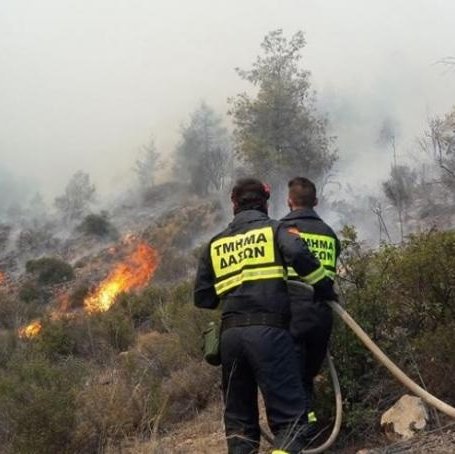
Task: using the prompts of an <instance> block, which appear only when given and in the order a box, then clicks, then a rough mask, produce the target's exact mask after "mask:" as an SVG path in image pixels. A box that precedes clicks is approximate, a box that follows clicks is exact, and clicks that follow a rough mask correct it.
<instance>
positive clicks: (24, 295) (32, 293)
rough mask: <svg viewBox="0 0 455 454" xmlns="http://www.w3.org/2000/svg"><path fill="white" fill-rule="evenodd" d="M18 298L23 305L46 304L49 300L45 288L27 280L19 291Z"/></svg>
mask: <svg viewBox="0 0 455 454" xmlns="http://www.w3.org/2000/svg"><path fill="white" fill-rule="evenodd" d="M19 298H20V299H21V301H23V302H24V303H37V304H46V303H47V302H48V301H49V299H50V295H49V292H48V291H47V290H46V289H45V288H43V287H41V286H40V285H38V284H37V283H36V282H34V281H33V280H29V281H26V282H24V283H23V284H22V286H21V288H20V289H19Z"/></svg>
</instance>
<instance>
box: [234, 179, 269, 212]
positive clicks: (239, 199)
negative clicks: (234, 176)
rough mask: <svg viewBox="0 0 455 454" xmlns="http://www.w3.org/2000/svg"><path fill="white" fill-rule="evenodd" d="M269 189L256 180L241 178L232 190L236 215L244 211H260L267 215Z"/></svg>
mask: <svg viewBox="0 0 455 454" xmlns="http://www.w3.org/2000/svg"><path fill="white" fill-rule="evenodd" d="M269 197H270V192H269V189H268V187H267V186H266V185H265V184H264V183H262V182H261V181H260V180H257V179H256V178H240V179H239V180H237V182H236V183H235V186H234V187H233V189H232V193H231V200H232V203H233V204H234V214H237V213H240V211H244V210H259V211H262V212H263V213H265V214H267V200H268V199H269Z"/></svg>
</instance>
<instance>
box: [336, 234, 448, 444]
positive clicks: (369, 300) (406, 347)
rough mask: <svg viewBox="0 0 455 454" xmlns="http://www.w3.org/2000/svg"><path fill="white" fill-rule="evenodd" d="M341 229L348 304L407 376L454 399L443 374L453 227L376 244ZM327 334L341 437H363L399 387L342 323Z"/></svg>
mask: <svg viewBox="0 0 455 454" xmlns="http://www.w3.org/2000/svg"><path fill="white" fill-rule="evenodd" d="M344 234H345V238H344V240H343V243H344V252H343V255H342V260H341V264H342V272H341V273H340V274H341V279H339V283H340V289H341V294H342V295H343V296H344V300H345V301H346V308H347V310H348V312H349V313H350V314H351V315H352V316H353V318H354V319H355V320H356V321H357V322H358V323H359V324H360V325H361V326H362V327H363V328H364V329H365V331H366V332H367V333H368V334H369V335H370V337H372V338H373V340H374V341H375V342H376V343H378V345H379V346H380V347H381V349H383V350H384V352H385V353H386V354H388V355H389V356H390V357H391V359H392V360H393V361H395V362H396V363H397V364H398V365H399V366H400V367H401V368H402V369H403V370H404V371H405V372H406V373H407V374H408V375H410V376H411V378H413V379H415V380H417V381H418V382H420V381H421V380H423V382H424V383H425V384H427V385H431V388H430V389H429V391H430V392H431V391H432V390H434V392H436V393H437V394H439V393H443V394H444V396H445V397H446V398H447V399H448V400H449V401H453V400H455V391H454V390H455V387H454V386H453V385H454V383H453V381H451V380H450V378H447V376H448V371H449V370H451V369H450V367H452V368H453V367H455V363H453V361H452V360H451V358H452V356H453V355H451V352H453V351H455V338H454V337H453V336H450V334H448V333H450V332H453V327H454V324H455V292H454V289H455V232H437V231H433V232H428V233H423V234H419V235H414V236H411V237H409V239H408V240H407V241H406V243H405V244H403V245H400V246H391V245H383V246H382V247H380V248H379V249H377V250H374V251H372V250H368V249H365V248H364V247H363V246H362V245H361V244H359V243H358V241H357V239H356V235H355V231H354V230H352V229H349V228H348V229H345V231H344ZM332 339H333V341H332V348H331V350H332V353H333V354H334V356H335V360H336V364H337V367H338V370H339V371H340V375H341V376H340V379H341V384H342V389H343V395H344V397H345V399H346V403H347V405H346V410H347V411H346V420H345V424H346V430H345V431H344V437H345V439H347V437H353V438H362V437H363V436H364V435H365V433H373V432H374V431H375V430H376V429H377V421H378V420H379V417H380V412H381V411H382V410H384V409H385V408H386V407H387V406H389V405H390V403H391V402H393V401H394V400H396V399H397V398H398V397H399V396H400V394H402V393H403V389H402V387H401V386H398V385H397V383H396V382H395V381H394V380H393V379H392V378H391V377H390V375H389V374H388V372H387V371H386V370H385V369H384V368H383V367H382V366H380V365H379V364H378V363H377V362H376V361H375V360H374V359H373V358H372V356H371V354H370V353H369V352H368V351H367V350H366V348H365V347H363V345H362V344H361V343H360V341H358V340H357V338H356V337H355V335H354V334H352V333H351V332H350V330H349V329H348V328H347V327H346V326H344V324H343V323H341V322H339V321H337V323H336V326H335V330H334V335H333V337H332ZM397 346H399V348H397ZM449 375H450V374H449Z"/></svg>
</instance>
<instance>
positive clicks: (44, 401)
mask: <svg viewBox="0 0 455 454" xmlns="http://www.w3.org/2000/svg"><path fill="white" fill-rule="evenodd" d="M83 375H84V370H83V368H82V367H81V366H80V364H76V363H74V362H71V361H65V362H64V363H61V364H54V363H51V362H50V361H49V360H48V359H46V358H44V357H42V356H39V355H36V354H34V355H33V354H31V353H30V352H28V353H26V354H18V355H16V356H15V357H14V358H12V359H11V361H10V363H9V364H8V370H6V371H5V370H4V371H2V373H1V374H0V409H1V413H2V420H1V423H0V424H1V428H2V431H1V433H2V436H3V446H4V447H5V446H9V448H10V449H9V451H11V452H16V453H20V454H28V453H30V454H48V453H50V452H59V453H69V452H74V451H72V449H71V439H72V431H73V427H74V413H75V393H76V387H77V386H78V384H79V383H80V381H81V379H82V377H83Z"/></svg>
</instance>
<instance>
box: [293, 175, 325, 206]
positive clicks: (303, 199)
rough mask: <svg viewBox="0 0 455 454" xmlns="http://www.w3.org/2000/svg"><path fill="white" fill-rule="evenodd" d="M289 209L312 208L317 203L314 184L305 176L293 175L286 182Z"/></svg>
mask: <svg viewBox="0 0 455 454" xmlns="http://www.w3.org/2000/svg"><path fill="white" fill-rule="evenodd" d="M288 188H289V202H290V205H292V206H291V209H295V208H313V207H315V206H316V205H317V203H318V199H317V196H316V186H315V185H314V183H313V182H312V181H311V180H309V179H308V178H305V177H295V178H293V179H292V180H290V181H289V183H288Z"/></svg>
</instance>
